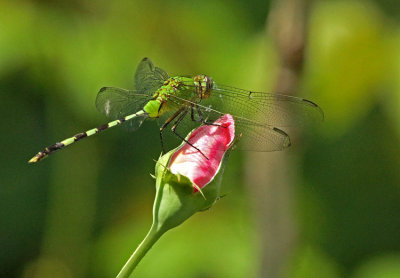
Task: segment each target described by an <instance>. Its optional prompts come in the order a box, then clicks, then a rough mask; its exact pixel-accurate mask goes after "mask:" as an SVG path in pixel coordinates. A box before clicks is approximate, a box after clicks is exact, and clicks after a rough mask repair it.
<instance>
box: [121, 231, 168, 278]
mask: <svg viewBox="0 0 400 278" xmlns="http://www.w3.org/2000/svg"><path fill="white" fill-rule="evenodd" d="M162 234H163V232H161V231H157V230H156V229H155V228H154V225H152V226H151V228H150V231H149V232H148V233H147V235H146V237H145V238H144V239H143V241H142V242H141V243H140V245H139V246H138V247H137V248H136V250H135V252H133V254H132V256H131V257H130V258H129V260H128V261H127V262H126V264H125V265H124V267H123V268H122V269H121V271H120V272H119V273H118V275H117V278H128V277H129V276H130V275H131V274H132V272H133V270H134V269H135V267H136V266H137V265H138V264H139V262H140V261H141V260H142V258H143V257H144V255H146V253H147V251H149V250H150V248H151V247H152V246H153V245H154V243H156V241H157V240H158V239H159V238H160V237H161V235H162Z"/></svg>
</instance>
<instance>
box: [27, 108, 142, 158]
mask: <svg viewBox="0 0 400 278" xmlns="http://www.w3.org/2000/svg"><path fill="white" fill-rule="evenodd" d="M138 116H147V113H146V112H145V111H143V110H141V111H139V112H137V113H135V114H131V115H129V116H126V117H123V118H121V119H118V120H115V121H112V122H109V123H107V124H104V125H102V126H99V127H97V128H93V129H90V130H88V131H86V132H81V133H78V134H76V135H74V136H72V137H70V138H67V139H65V140H63V141H61V142H57V143H55V144H54V145H51V146H48V147H47V148H45V149H44V150H43V151H41V152H38V153H37V154H36V155H35V156H34V157H32V158H31V159H30V160H29V163H36V162H39V161H40V160H42V159H43V158H45V157H47V156H48V155H50V154H51V153H53V152H55V151H57V150H60V149H62V148H64V147H66V146H68V145H71V144H73V143H75V142H78V141H79V140H81V139H83V138H86V137H89V136H92V135H95V134H97V133H100V132H102V131H103V130H106V129H108V128H110V127H114V126H117V125H120V124H122V123H123V122H125V121H129V120H131V119H133V118H136V117H138Z"/></svg>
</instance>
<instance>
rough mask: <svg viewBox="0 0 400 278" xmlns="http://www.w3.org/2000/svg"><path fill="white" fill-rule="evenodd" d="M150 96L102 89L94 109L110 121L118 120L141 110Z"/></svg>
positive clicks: (115, 89)
mask: <svg viewBox="0 0 400 278" xmlns="http://www.w3.org/2000/svg"><path fill="white" fill-rule="evenodd" d="M150 98H151V96H149V95H146V94H141V93H137V92H136V91H132V90H125V89H121V88H114V87H103V88H101V89H100V91H99V93H98V94H97V98H96V108H97V110H99V111H100V113H102V114H104V115H105V116H106V117H107V118H109V119H110V120H115V119H119V118H121V117H125V116H127V115H130V114H132V113H135V112H137V111H139V110H140V109H142V108H143V106H144V105H145V104H146V102H147V101H148V100H149V99H150Z"/></svg>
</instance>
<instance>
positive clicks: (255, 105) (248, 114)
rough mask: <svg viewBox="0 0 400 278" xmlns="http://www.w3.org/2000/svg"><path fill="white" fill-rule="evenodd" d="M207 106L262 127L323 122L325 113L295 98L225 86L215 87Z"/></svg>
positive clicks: (303, 100)
mask: <svg viewBox="0 0 400 278" xmlns="http://www.w3.org/2000/svg"><path fill="white" fill-rule="evenodd" d="M205 102H209V103H211V104H212V103H217V104H218V103H222V104H223V105H222V106H220V107H218V105H217V106H216V107H215V108H216V109H217V110H218V109H222V110H223V111H224V112H228V111H229V113H233V114H234V115H236V116H240V117H243V118H246V119H249V120H254V121H256V122H257V123H260V124H262V125H270V126H279V127H284V126H296V125H302V124H305V123H310V122H315V121H317V122H318V121H322V120H323V119H324V113H323V111H322V109H321V108H320V107H319V106H318V105H317V104H315V103H313V102H311V101H309V100H307V99H304V98H298V97H294V96H288V95H282V94H272V93H263V92H252V91H247V90H243V89H238V88H234V87H230V86H226V85H218V84H214V87H213V90H212V93H211V96H210V98H209V99H207V100H205Z"/></svg>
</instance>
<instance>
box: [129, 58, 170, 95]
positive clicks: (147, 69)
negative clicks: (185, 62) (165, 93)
mask: <svg viewBox="0 0 400 278" xmlns="http://www.w3.org/2000/svg"><path fill="white" fill-rule="evenodd" d="M168 78H169V76H168V74H167V73H166V72H165V71H164V70H162V69H160V68H158V67H155V66H154V65H153V63H152V62H151V60H150V59H149V58H144V59H143V60H142V61H141V62H140V63H139V65H138V67H137V69H136V73H135V89H136V91H138V92H141V93H143V94H154V92H155V91H156V90H157V89H158V88H160V87H161V86H162V85H163V83H164V82H165V81H166V80H167V79H168Z"/></svg>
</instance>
